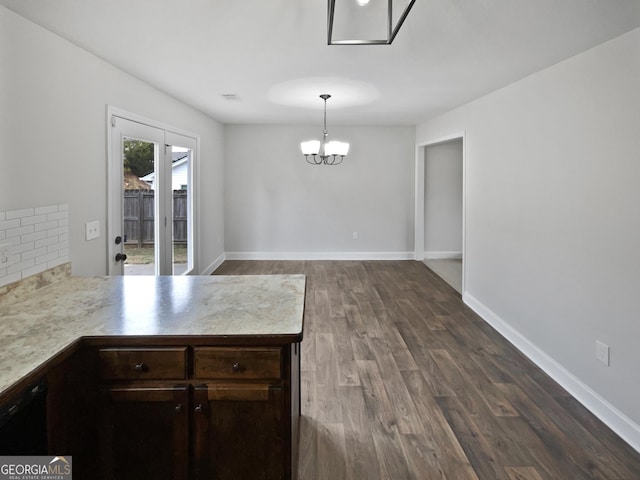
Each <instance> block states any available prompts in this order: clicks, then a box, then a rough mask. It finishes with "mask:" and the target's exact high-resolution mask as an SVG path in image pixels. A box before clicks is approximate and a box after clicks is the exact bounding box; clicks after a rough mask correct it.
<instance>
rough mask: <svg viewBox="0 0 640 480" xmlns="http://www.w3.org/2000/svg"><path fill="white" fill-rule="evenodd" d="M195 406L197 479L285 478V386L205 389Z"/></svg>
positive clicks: (196, 396) (200, 388) (196, 394)
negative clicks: (283, 411)
mask: <svg viewBox="0 0 640 480" xmlns="http://www.w3.org/2000/svg"><path fill="white" fill-rule="evenodd" d="M194 401H195V408H194V412H195V414H194V447H195V448H194V474H195V475H194V479H196V480H205V479H206V480H232V479H252V480H271V479H276V480H279V479H281V478H284V454H283V449H284V444H283V442H284V424H283V422H282V410H283V396H282V388H281V387H280V386H273V385H269V384H241V383H239V384H210V385H201V386H196V387H195V391H194Z"/></svg>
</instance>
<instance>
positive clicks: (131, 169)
mask: <svg viewBox="0 0 640 480" xmlns="http://www.w3.org/2000/svg"><path fill="white" fill-rule="evenodd" d="M122 144H123V152H122V158H123V177H124V178H123V194H124V197H123V215H124V218H123V220H124V238H123V240H124V253H125V254H126V255H127V259H126V260H125V264H124V274H125V275H155V263H156V260H155V259H156V255H155V250H156V245H155V234H154V221H155V198H154V197H155V192H156V185H157V178H156V172H155V169H154V165H155V152H156V151H157V149H156V148H155V147H156V146H155V144H154V143H153V142H146V141H143V140H136V139H134V138H125V139H124V141H123V142H122Z"/></svg>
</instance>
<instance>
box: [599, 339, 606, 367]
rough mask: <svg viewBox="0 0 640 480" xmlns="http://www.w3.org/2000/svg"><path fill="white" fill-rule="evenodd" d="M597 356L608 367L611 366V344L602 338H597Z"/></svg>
mask: <svg viewBox="0 0 640 480" xmlns="http://www.w3.org/2000/svg"><path fill="white" fill-rule="evenodd" d="M596 358H597V359H598V360H600V361H601V362H602V363H604V364H605V365H606V366H607V367H608V366H609V345H607V344H606V343H602V342H601V341H600V340H596Z"/></svg>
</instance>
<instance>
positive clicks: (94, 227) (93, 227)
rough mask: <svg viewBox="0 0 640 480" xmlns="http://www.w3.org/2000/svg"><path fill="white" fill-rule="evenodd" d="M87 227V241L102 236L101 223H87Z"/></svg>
mask: <svg viewBox="0 0 640 480" xmlns="http://www.w3.org/2000/svg"><path fill="white" fill-rule="evenodd" d="M86 227H87V232H86V233H87V235H86V237H87V241H89V240H93V239H94V238H98V237H99V236H100V222H99V221H98V220H96V221H94V222H89V223H87V225H86Z"/></svg>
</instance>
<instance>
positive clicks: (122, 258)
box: [116, 253, 127, 262]
mask: <svg viewBox="0 0 640 480" xmlns="http://www.w3.org/2000/svg"><path fill="white" fill-rule="evenodd" d="M126 259H127V255H126V254H124V253H116V262H124V261H125V260H126Z"/></svg>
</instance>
